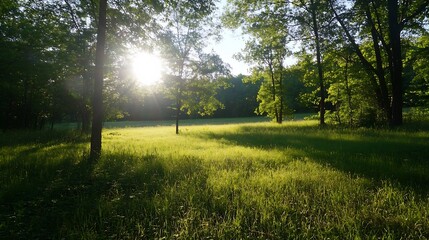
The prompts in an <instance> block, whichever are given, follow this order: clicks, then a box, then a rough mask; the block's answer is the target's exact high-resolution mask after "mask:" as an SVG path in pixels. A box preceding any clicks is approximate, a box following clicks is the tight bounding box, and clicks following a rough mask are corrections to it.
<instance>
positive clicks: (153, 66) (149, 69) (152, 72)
mask: <svg viewBox="0 0 429 240" xmlns="http://www.w3.org/2000/svg"><path fill="white" fill-rule="evenodd" d="M131 61H132V63H131V64H132V69H133V74H134V76H135V78H136V79H137V81H138V83H139V84H140V85H144V86H150V85H155V84H156V83H158V82H159V81H160V80H161V76H162V66H163V65H162V60H161V58H159V57H158V56H156V55H154V54H150V53H146V52H140V53H137V54H135V55H134V56H133V57H132V60H131Z"/></svg>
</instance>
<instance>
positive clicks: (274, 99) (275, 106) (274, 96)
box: [268, 63, 281, 123]
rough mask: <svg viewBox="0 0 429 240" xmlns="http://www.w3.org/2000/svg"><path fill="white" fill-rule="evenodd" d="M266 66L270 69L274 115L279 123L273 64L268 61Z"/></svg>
mask: <svg viewBox="0 0 429 240" xmlns="http://www.w3.org/2000/svg"><path fill="white" fill-rule="evenodd" d="M268 67H269V70H270V77H271V91H272V97H273V104H274V114H275V117H276V123H281V122H279V110H278V108H277V104H276V79H275V78H274V69H273V64H272V63H269V64H268Z"/></svg>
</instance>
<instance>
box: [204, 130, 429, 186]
mask: <svg viewBox="0 0 429 240" xmlns="http://www.w3.org/2000/svg"><path fill="white" fill-rule="evenodd" d="M199 137H201V138H203V139H214V140H216V139H219V140H220V139H222V141H227V142H229V143H230V144H233V145H240V146H246V147H252V148H260V149H264V150H272V149H276V150H280V151H281V150H282V149H295V150H297V151H296V153H297V154H298V155H297V156H294V157H296V158H308V159H310V160H313V161H316V162H318V163H320V164H322V165H325V166H330V167H333V168H336V169H338V170H340V171H343V172H345V173H351V174H353V175H358V176H364V177H367V178H372V179H376V180H389V181H391V182H397V183H400V184H401V186H404V187H408V188H412V189H413V190H414V191H415V192H416V193H422V194H426V193H428V192H429V186H428V185H427V183H428V182H429V175H428V174H427V173H428V172H429V161H428V159H429V137H427V135H425V136H422V135H419V134H412V133H409V132H407V131H399V130H397V131H378V130H371V129H366V130H349V129H342V130H341V129H339V130H338V129H330V128H329V127H325V128H320V127H317V126H298V127H297V126H286V127H279V126H267V127H265V126H242V127H240V128H239V130H238V131H236V132H233V133H213V132H210V133H199Z"/></svg>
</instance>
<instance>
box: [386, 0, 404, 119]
mask: <svg viewBox="0 0 429 240" xmlns="http://www.w3.org/2000/svg"><path fill="white" fill-rule="evenodd" d="M398 9H399V7H398V1H397V0H388V1H387V10H388V19H389V39H390V48H391V50H392V59H391V61H392V72H391V74H390V76H391V81H392V118H391V122H390V124H391V125H392V126H399V125H401V124H402V121H403V120H402V105H403V89H402V88H403V87H402V69H403V66H402V54H401V51H402V50H401V28H400V26H399V23H398V11H399V10H398Z"/></svg>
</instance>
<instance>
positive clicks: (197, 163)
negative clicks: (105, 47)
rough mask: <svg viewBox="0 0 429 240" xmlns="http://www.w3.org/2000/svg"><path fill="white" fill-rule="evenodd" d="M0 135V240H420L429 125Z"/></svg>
mask: <svg viewBox="0 0 429 240" xmlns="http://www.w3.org/2000/svg"><path fill="white" fill-rule="evenodd" d="M88 142H89V138H88V137H86V136H81V135H80V134H78V133H74V132H72V131H59V130H56V131H43V132H40V131H39V132H37V131H35V132H15V133H13V132H11V133H3V134H1V135H0V144H1V145H0V146H1V149H0V183H1V188H0V239H328V238H329V239H401V238H402V239H427V238H429V185H428V183H429V131H428V128H417V127H407V125H406V126H404V127H403V128H399V129H395V130H383V129H382V130H375V129H341V128H335V129H334V128H330V127H324V128H320V127H318V126H317V122H313V121H295V122H287V123H285V124H283V125H276V124H274V123H270V122H261V123H235V124H212V125H195V126H193V125H186V126H183V127H182V128H181V133H180V135H178V136H176V135H175V134H174V129H173V128H172V126H153V127H151V126H144V127H130V126H128V127H127V128H108V129H105V130H104V132H103V155H102V158H101V159H100V161H99V162H98V163H97V164H96V165H95V166H91V165H89V164H88V162H87V161H86V159H87V156H88V150H89V144H88Z"/></svg>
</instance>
